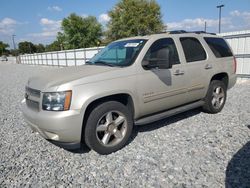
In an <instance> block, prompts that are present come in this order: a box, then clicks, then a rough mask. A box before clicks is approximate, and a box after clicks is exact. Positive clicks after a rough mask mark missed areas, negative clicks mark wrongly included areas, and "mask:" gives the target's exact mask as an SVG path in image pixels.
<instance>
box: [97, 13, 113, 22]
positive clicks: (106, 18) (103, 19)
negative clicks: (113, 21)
mask: <svg viewBox="0 0 250 188" xmlns="http://www.w3.org/2000/svg"><path fill="white" fill-rule="evenodd" d="M98 20H99V22H101V23H104V24H105V23H107V22H109V20H110V17H109V15H108V14H101V15H100V16H99V19H98Z"/></svg>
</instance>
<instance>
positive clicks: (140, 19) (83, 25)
mask: <svg viewBox="0 0 250 188" xmlns="http://www.w3.org/2000/svg"><path fill="white" fill-rule="evenodd" d="M108 15H109V17H110V20H109V21H108V23H107V25H106V26H105V27H103V26H102V24H101V23H99V22H98V20H97V18H96V17H94V16H87V17H82V16H79V15H77V14H75V13H72V14H70V15H69V16H68V17H67V18H64V19H63V20H62V23H61V32H58V33H57V37H56V39H55V41H53V42H52V43H51V44H48V45H43V44H33V43H32V42H29V41H24V42H20V43H19V44H18V53H20V54H24V53H41V52H48V51H59V50H68V49H77V48H88V47H95V46H100V45H106V44H108V43H109V42H111V41H114V40H117V39H120V38H125V37H132V36H138V35H147V34H152V33H157V32H162V31H163V30H164V29H165V27H164V24H163V21H162V14H161V10H160V6H159V5H158V4H157V2H156V1H155V0H121V1H120V2H118V3H117V4H116V5H115V6H114V7H113V8H112V10H110V11H109V12H108ZM2 46H3V47H2ZM7 47H8V45H5V46H4V45H2V43H1V41H0V50H1V49H2V50H1V51H0V53H4V52H5V51H6V48H7Z"/></svg>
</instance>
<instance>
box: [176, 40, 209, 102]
mask: <svg viewBox="0 0 250 188" xmlns="http://www.w3.org/2000/svg"><path fill="white" fill-rule="evenodd" d="M200 40H203V39H200ZM200 40H198V38H196V37H180V38H179V41H180V43H181V46H182V49H183V53H184V57H185V61H186V65H185V66H186V68H185V70H186V76H187V79H188V80H187V99H188V101H189V102H192V101H196V100H199V99H201V98H204V97H205V95H206V92H207V86H208V85H209V82H210V79H211V76H212V74H213V70H212V69H213V65H212V63H211V62H210V61H209V60H208V55H207V52H206V51H205V49H204V46H203V45H202V44H201V42H200Z"/></svg>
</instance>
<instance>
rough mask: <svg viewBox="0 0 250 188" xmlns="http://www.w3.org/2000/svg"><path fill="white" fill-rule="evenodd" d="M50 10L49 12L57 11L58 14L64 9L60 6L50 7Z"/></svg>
mask: <svg viewBox="0 0 250 188" xmlns="http://www.w3.org/2000/svg"><path fill="white" fill-rule="evenodd" d="M48 10H49V11H57V12H60V11H62V8H61V7H59V6H49V7H48Z"/></svg>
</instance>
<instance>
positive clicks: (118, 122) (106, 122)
mask: <svg viewBox="0 0 250 188" xmlns="http://www.w3.org/2000/svg"><path fill="white" fill-rule="evenodd" d="M132 129H133V118H132V115H131V113H130V111H129V110H128V108H127V107H126V106H124V105H123V104H122V103H119V102H116V101H108V102H104V103H102V104H100V105H98V106H96V107H95V108H94V109H93V110H92V112H91V113H90V115H89V117H88V120H87V124H86V127H85V142H86V144H87V145H88V146H89V147H90V148H91V149H93V150H94V151H96V152H97V153H99V154H110V153H112V152H115V151H117V150H119V149H121V148H122V147H124V146H125V144H126V143H127V142H128V140H129V138H130V136H131V133H132Z"/></svg>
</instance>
